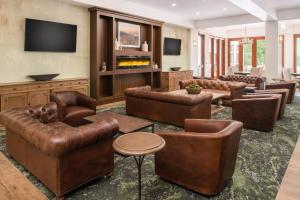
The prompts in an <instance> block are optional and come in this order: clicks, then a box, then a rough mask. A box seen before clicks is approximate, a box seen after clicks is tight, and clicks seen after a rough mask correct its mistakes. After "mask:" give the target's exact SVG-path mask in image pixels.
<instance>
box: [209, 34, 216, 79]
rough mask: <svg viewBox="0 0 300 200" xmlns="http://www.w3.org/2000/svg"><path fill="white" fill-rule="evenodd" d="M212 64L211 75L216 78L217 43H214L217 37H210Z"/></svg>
mask: <svg viewBox="0 0 300 200" xmlns="http://www.w3.org/2000/svg"><path fill="white" fill-rule="evenodd" d="M210 41H211V42H210V50H211V52H210V65H211V68H210V73H211V74H210V76H211V78H214V77H215V73H214V71H215V59H214V52H215V45H214V42H215V39H214V38H211V39H210Z"/></svg>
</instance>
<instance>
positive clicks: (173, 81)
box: [162, 70, 193, 91]
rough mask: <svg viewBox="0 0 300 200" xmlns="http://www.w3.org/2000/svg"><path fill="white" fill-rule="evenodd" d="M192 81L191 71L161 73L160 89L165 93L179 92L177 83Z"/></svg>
mask: <svg viewBox="0 0 300 200" xmlns="http://www.w3.org/2000/svg"><path fill="white" fill-rule="evenodd" d="M188 79H193V71H192V70H186V71H169V72H162V89H163V90H166V91H174V90H179V89H180V86H179V81H181V80H188Z"/></svg>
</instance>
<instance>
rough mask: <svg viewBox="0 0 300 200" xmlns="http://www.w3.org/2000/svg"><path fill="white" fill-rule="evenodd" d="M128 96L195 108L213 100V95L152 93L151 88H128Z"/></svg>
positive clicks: (126, 92)
mask: <svg viewBox="0 0 300 200" xmlns="http://www.w3.org/2000/svg"><path fill="white" fill-rule="evenodd" d="M125 94H126V96H132V97H138V98H144V99H151V100H157V101H163V102H168V103H174V104H182V105H188V106H193V105H197V104H199V103H201V102H203V101H206V100H207V99H211V98H212V94H209V93H205V94H200V95H188V94H178V93H174V92H156V91H151V87H150V86H144V87H136V88H128V89H126V90H125Z"/></svg>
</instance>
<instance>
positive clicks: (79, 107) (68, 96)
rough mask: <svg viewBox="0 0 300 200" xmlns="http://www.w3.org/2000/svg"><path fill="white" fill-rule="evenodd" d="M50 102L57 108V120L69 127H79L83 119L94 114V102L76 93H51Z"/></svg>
mask: <svg viewBox="0 0 300 200" xmlns="http://www.w3.org/2000/svg"><path fill="white" fill-rule="evenodd" d="M50 100H51V101H53V102H55V103H56V104H57V106H58V117H59V120H60V121H62V122H64V123H66V124H68V125H70V126H74V127H76V126H80V125H82V124H83V123H84V120H83V118H84V117H87V116H90V115H95V114H96V100H95V99H93V98H91V97H88V96H86V95H84V94H81V93H79V92H76V91H62V92H56V93H52V94H51V95H50Z"/></svg>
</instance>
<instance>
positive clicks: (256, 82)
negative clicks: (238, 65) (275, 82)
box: [220, 75, 266, 90]
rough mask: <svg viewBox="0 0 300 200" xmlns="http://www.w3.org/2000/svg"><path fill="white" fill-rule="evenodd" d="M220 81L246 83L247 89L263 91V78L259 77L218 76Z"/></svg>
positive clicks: (264, 79)
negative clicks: (254, 88) (253, 88)
mask: <svg viewBox="0 0 300 200" xmlns="http://www.w3.org/2000/svg"><path fill="white" fill-rule="evenodd" d="M220 80H222V81H234V82H243V83H246V84H247V86H248V87H256V88H257V89H260V90H264V89H265V82H266V78H265V77H259V76H241V75H222V76H220Z"/></svg>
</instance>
